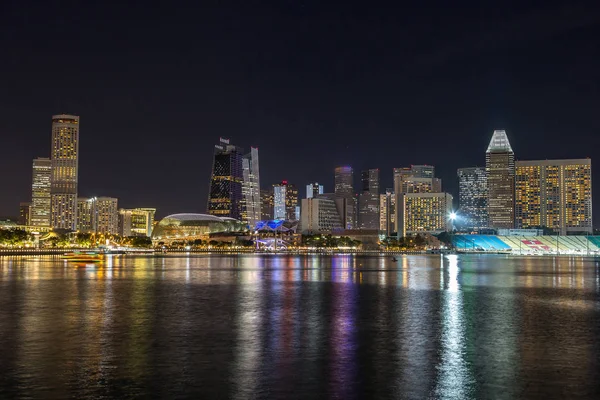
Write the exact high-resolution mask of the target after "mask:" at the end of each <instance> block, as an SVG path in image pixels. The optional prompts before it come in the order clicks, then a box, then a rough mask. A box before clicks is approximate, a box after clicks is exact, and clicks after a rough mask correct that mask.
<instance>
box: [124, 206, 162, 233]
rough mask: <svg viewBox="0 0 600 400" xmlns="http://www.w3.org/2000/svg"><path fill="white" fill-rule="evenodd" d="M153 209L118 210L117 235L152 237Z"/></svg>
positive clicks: (154, 211) (154, 210)
mask: <svg viewBox="0 0 600 400" xmlns="http://www.w3.org/2000/svg"><path fill="white" fill-rule="evenodd" d="M155 213H156V209H155V208H130V209H125V208H121V209H120V210H119V234H120V235H121V236H123V237H126V236H147V237H150V236H152V227H153V226H154V214H155Z"/></svg>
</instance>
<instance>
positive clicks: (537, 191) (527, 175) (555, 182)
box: [515, 159, 592, 235]
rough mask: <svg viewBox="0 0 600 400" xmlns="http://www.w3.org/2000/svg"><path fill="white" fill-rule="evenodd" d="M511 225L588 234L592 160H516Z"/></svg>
mask: <svg viewBox="0 0 600 400" xmlns="http://www.w3.org/2000/svg"><path fill="white" fill-rule="evenodd" d="M515 170H516V172H515V227H516V228H533V227H547V228H550V229H553V230H554V231H555V232H557V233H560V234H561V235H566V234H568V233H592V162H591V160H590V159H579V160H540V161H517V162H516V167H515Z"/></svg>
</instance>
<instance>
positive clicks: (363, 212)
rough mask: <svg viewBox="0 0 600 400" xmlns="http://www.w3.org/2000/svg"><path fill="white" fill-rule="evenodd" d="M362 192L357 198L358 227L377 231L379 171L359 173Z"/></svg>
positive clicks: (372, 170)
mask: <svg viewBox="0 0 600 400" xmlns="http://www.w3.org/2000/svg"><path fill="white" fill-rule="evenodd" d="M361 184H362V185H361V186H362V192H361V193H360V194H359V196H358V227H359V228H360V229H379V170H378V169H369V170H366V171H362V173H361Z"/></svg>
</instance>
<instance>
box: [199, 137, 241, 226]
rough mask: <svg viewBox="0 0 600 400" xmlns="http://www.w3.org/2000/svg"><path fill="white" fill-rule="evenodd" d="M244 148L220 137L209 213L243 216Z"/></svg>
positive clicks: (213, 173) (211, 186)
mask: <svg viewBox="0 0 600 400" xmlns="http://www.w3.org/2000/svg"><path fill="white" fill-rule="evenodd" d="M242 158H243V150H242V149H241V148H240V147H237V146H234V145H231V144H229V139H223V138H220V143H219V144H217V145H215V152H214V156H213V166H212V173H211V178H210V190H209V195H208V207H207V208H208V214H210V215H215V216H218V217H229V218H234V219H236V220H240V219H241V218H242V207H241V203H242V199H243V195H242V182H243V181H244V176H243V167H242Z"/></svg>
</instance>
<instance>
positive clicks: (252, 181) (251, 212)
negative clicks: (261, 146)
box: [242, 147, 261, 226]
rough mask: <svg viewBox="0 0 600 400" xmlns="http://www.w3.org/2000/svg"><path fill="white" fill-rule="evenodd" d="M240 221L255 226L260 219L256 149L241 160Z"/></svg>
mask: <svg viewBox="0 0 600 400" xmlns="http://www.w3.org/2000/svg"><path fill="white" fill-rule="evenodd" d="M242 171H243V178H244V180H243V182H242V195H243V200H242V221H244V222H246V223H248V225H249V226H255V225H256V223H257V222H258V221H260V219H261V212H260V211H261V201H260V172H259V163H258V149H257V148H255V147H252V148H251V149H250V153H249V154H247V155H245V156H244V157H243V158H242Z"/></svg>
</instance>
